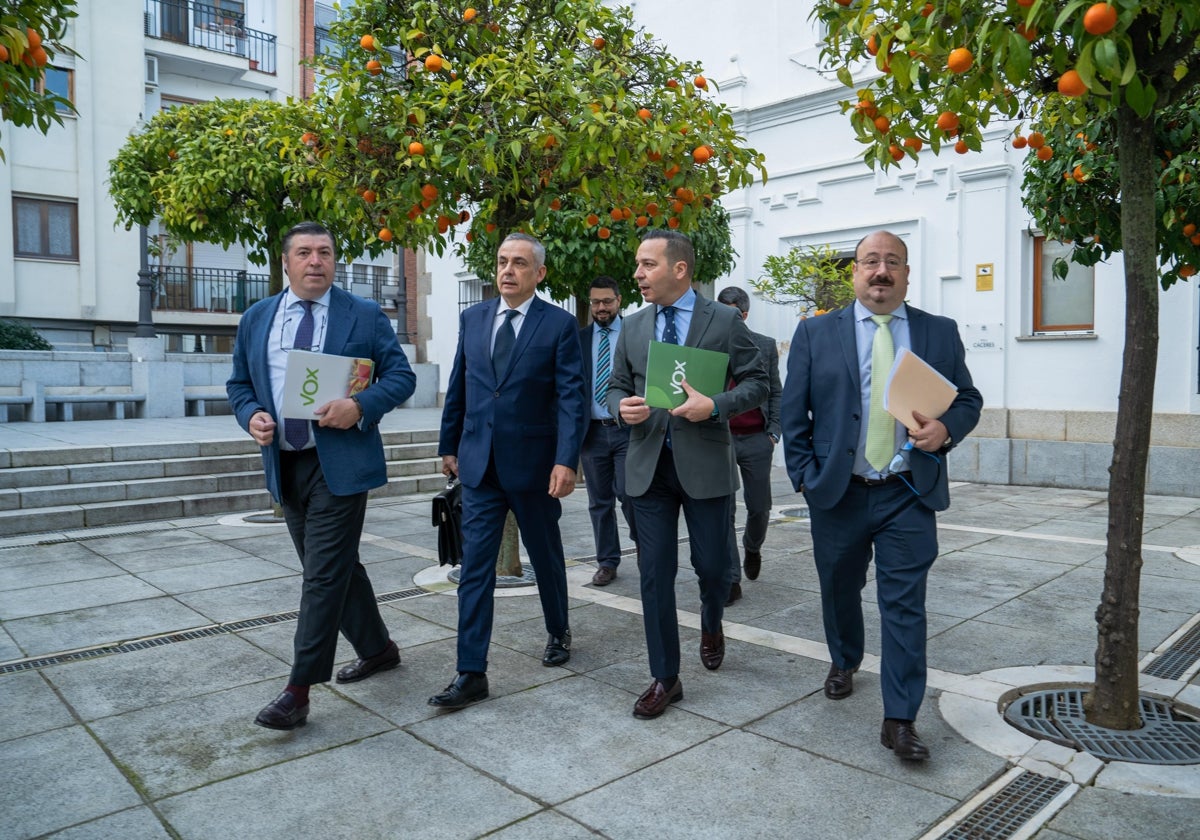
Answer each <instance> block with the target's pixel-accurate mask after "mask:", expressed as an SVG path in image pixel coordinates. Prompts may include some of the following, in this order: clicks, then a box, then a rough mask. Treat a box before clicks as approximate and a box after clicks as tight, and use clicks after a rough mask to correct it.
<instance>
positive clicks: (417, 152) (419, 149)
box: [408, 140, 425, 157]
mask: <svg viewBox="0 0 1200 840" xmlns="http://www.w3.org/2000/svg"><path fill="white" fill-rule="evenodd" d="M408 153H409V154H410V155H412V156H413V157H420V156H421V155H423V154H425V144H424V143H422V142H420V141H419V140H414V141H412V142H411V143H409V144H408Z"/></svg>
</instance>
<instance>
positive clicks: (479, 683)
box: [429, 674, 488, 711]
mask: <svg viewBox="0 0 1200 840" xmlns="http://www.w3.org/2000/svg"><path fill="white" fill-rule="evenodd" d="M487 696H488V683H487V674H459V675H458V676H457V677H455V678H454V682H452V683H450V685H448V686H446V690H445V691H443V692H442V693H441V694H435V695H433V696H432V697H430V698H429V705H430V706H437V707H438V708H439V709H449V710H450V711H455V710H456V709H461V708H463V707H464V706H469V705H471V704H472V703H478V702H479V701H480V700H486V699H487Z"/></svg>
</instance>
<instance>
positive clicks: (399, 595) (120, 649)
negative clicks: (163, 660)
mask: <svg viewBox="0 0 1200 840" xmlns="http://www.w3.org/2000/svg"><path fill="white" fill-rule="evenodd" d="M427 594H429V593H428V592H426V590H424V589H401V590H399V591H396V592H386V593H384V594H382V595H378V596H376V598H375V600H376V602H378V603H380V604H390V603H393V602H395V601H403V600H405V599H407V598H415V597H417V596H419V595H427ZM299 617H300V612H299V610H288V611H287V612H279V613H274V614H272V615H264V616H259V617H258V618H247V619H243V620H241V621H229V622H225V623H224V624H212V625H209V626H208V627H195V628H192V629H190V630H180V631H179V632H178V633H167V634H164V635H162V636H149V637H146V638H142V639H133V640H132V641H128V642H120V643H118V644H109V645H96V646H95V647H90V648H80V649H79V650H72V651H68V652H66V653H53V654H48V655H46V656H39V657H36V658H33V659H22V660H19V661H16V662H6V663H3V664H0V676H2V675H4V674H18V673H21V672H23V671H36V670H38V669H39V668H49V667H51V666H52V665H65V664H68V663H71V662H81V661H84V660H87V659H96V658H98V657H101V656H109V655H111V654H114V653H132V652H134V651H138V650H148V649H149V648H156V647H162V646H163V645H172V644H175V643H176V642H188V641H191V640H193V639H206V638H209V637H210V636H222V635H225V634H227V633H239V632H241V631H243V630H253V629H254V628H256V627H267V626H269V625H271V624H281V623H283V622H285V621H295V620H296V619H297V618H299Z"/></svg>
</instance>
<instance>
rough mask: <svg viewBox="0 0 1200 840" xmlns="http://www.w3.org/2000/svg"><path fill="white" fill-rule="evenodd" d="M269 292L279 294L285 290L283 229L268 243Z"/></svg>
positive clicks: (269, 293)
mask: <svg viewBox="0 0 1200 840" xmlns="http://www.w3.org/2000/svg"><path fill="white" fill-rule="evenodd" d="M267 271H268V272H269V276H270V279H269V280H268V281H267V294H268V295H277V294H279V293H280V292H282V291H283V231H280V232H279V236H276V237H274V238H273V239H272V240H271V243H270V244H268V245H267Z"/></svg>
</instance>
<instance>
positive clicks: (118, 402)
mask: <svg viewBox="0 0 1200 840" xmlns="http://www.w3.org/2000/svg"><path fill="white" fill-rule="evenodd" d="M44 400H45V404H46V405H55V406H58V419H59V420H64V421H70V420H74V419H75V406H77V405H107V406H108V416H109V419H111V420H124V419H125V406H127V405H131V406H133V414H132V416H134V417H139V416H141V411H142V405H143V404H144V403H145V402H146V395H145V394H134V393H132V392H126V391H104V390H96V391H65V392H58V393H47V394H46V395H45V397H44Z"/></svg>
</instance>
